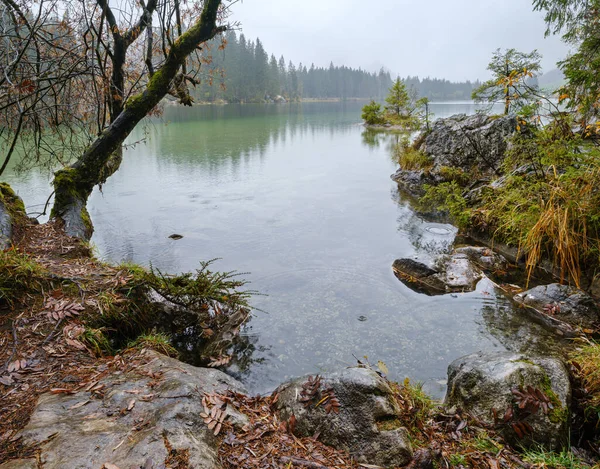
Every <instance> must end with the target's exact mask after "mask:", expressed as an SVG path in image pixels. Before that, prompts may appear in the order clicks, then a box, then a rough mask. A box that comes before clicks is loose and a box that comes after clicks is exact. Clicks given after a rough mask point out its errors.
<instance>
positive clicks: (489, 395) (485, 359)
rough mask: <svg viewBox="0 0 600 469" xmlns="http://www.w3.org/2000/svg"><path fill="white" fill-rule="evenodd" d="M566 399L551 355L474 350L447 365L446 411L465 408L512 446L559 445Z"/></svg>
mask: <svg viewBox="0 0 600 469" xmlns="http://www.w3.org/2000/svg"><path fill="white" fill-rule="evenodd" d="M570 404H571V385H570V382H569V373H568V371H567V369H566V367H565V365H564V364H563V363H562V361H560V360H559V359H557V358H553V357H529V356H525V355H522V354H518V353H513V352H500V353H481V352H480V353H475V354H472V355H467V356H465V357H462V358H459V359H458V360H455V361H454V362H452V363H451V364H450V366H449V367H448V392H447V394H446V399H445V406H446V407H447V408H448V411H449V412H453V411H454V412H455V411H458V410H461V411H464V412H466V413H467V414H469V415H470V416H472V417H474V418H475V419H477V420H479V421H480V422H482V423H483V424H485V425H487V426H490V427H494V428H496V430H498V431H500V432H501V433H502V434H503V435H504V437H505V438H506V439H507V441H509V442H510V443H512V444H513V445H516V446H533V445H543V446H545V447H546V448H548V449H552V450H554V449H559V448H561V447H562V446H563V445H564V444H565V443H566V442H567V440H568V431H569V406H570Z"/></svg>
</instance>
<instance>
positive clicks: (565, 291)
mask: <svg viewBox="0 0 600 469" xmlns="http://www.w3.org/2000/svg"><path fill="white" fill-rule="evenodd" d="M514 299H515V301H516V302H517V303H520V304H522V305H525V306H529V307H531V308H533V309H535V310H536V311H537V312H539V313H541V314H544V315H548V316H551V317H554V318H556V319H558V320H560V321H564V322H566V323H567V324H569V325H571V326H575V327H581V328H594V327H595V326H597V325H598V323H599V322H600V308H599V307H598V304H597V303H596V301H594V299H593V298H592V297H591V296H589V295H588V294H587V293H585V292H583V291H581V290H578V289H577V288H574V287H571V286H568V285H560V284H558V283H552V284H550V285H542V286H539V287H535V288H532V289H531V290H527V291H526V292H523V293H519V294H518V295H516V296H515V297H514Z"/></svg>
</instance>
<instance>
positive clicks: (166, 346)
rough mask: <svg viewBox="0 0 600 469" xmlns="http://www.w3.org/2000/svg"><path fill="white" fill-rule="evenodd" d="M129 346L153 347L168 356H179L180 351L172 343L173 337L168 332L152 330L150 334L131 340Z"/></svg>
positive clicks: (138, 347) (152, 348) (139, 348)
mask: <svg viewBox="0 0 600 469" xmlns="http://www.w3.org/2000/svg"><path fill="white" fill-rule="evenodd" d="M127 348H130V349H138V350H141V349H144V348H146V349H151V350H155V351H157V352H159V353H162V354H163V355H166V356H168V357H177V356H178V352H177V350H175V348H174V347H173V346H172V345H171V339H170V337H169V336H168V335H167V334H164V333H160V332H151V333H149V334H142V335H140V336H138V337H137V338H136V339H135V340H134V341H131V342H129V344H128V345H127Z"/></svg>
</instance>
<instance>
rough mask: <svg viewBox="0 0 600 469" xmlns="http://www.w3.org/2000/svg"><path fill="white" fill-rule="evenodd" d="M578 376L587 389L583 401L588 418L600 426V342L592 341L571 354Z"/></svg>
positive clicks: (595, 425) (597, 426)
mask: <svg viewBox="0 0 600 469" xmlns="http://www.w3.org/2000/svg"><path fill="white" fill-rule="evenodd" d="M570 358H571V360H572V361H573V362H574V363H576V364H577V366H576V369H577V370H578V371H577V375H578V378H579V379H580V380H581V382H582V384H583V387H584V388H585V389H586V390H587V393H586V396H585V398H584V399H583V401H582V402H581V404H582V406H583V408H584V415H585V418H586V420H588V421H589V422H591V423H592V424H593V425H594V427H596V428H599V427H600V344H598V343H597V342H591V343H589V344H586V345H584V346H583V347H581V348H579V349H578V350H576V351H575V352H574V353H572V354H571V357H570Z"/></svg>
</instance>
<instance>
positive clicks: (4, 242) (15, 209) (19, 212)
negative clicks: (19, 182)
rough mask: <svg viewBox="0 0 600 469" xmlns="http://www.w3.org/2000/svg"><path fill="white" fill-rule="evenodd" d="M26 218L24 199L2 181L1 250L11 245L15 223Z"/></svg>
mask: <svg viewBox="0 0 600 469" xmlns="http://www.w3.org/2000/svg"><path fill="white" fill-rule="evenodd" d="M26 218H27V215H26V213H25V205H24V204H23V200H21V198H20V197H19V196H18V195H17V194H15V192H14V191H13V190H12V189H11V187H10V186H9V185H8V184H6V183H0V250H4V249H8V248H9V247H10V246H11V243H12V238H13V228H14V226H15V224H16V223H17V222H18V221H19V220H20V219H23V220H24V219H26Z"/></svg>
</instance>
